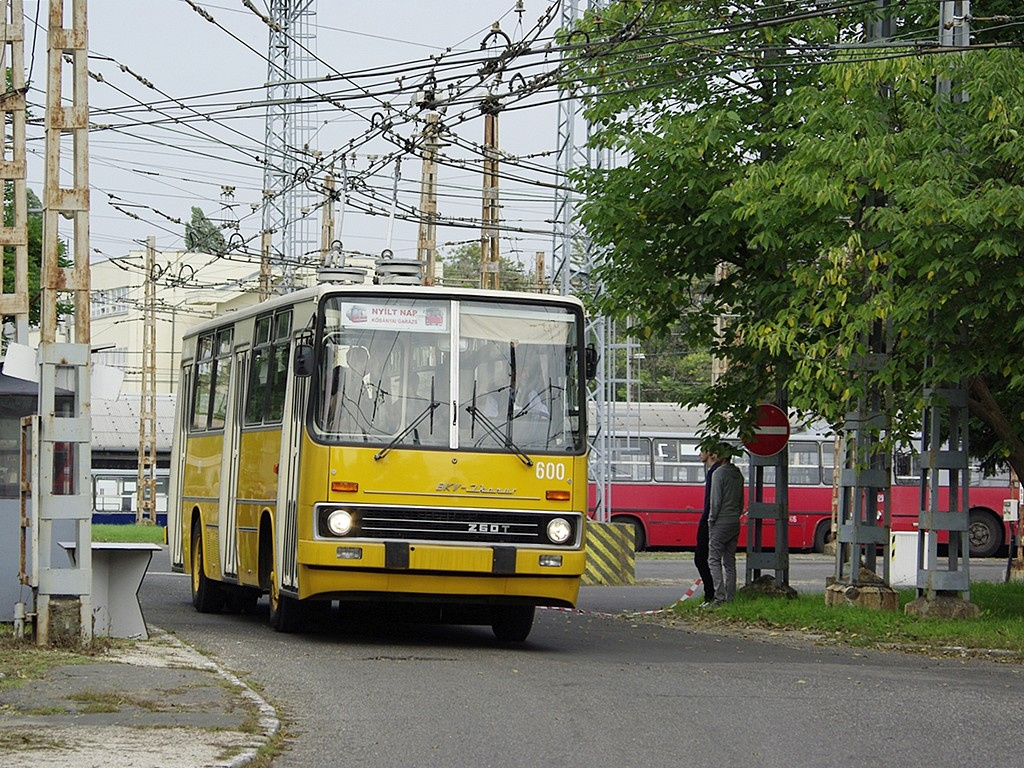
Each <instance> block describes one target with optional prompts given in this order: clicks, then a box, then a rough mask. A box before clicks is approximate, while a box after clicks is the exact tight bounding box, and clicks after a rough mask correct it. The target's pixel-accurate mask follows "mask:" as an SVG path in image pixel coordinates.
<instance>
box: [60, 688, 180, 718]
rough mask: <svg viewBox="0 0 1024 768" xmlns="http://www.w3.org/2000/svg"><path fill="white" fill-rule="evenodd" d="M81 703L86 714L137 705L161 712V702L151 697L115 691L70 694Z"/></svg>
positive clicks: (140, 707) (136, 706)
mask: <svg viewBox="0 0 1024 768" xmlns="http://www.w3.org/2000/svg"><path fill="white" fill-rule="evenodd" d="M68 699H70V700H71V701H74V702H77V703H78V704H80V705H81V711H82V712H84V713H86V714H110V713H113V712H120V711H121V709H123V708H124V707H135V708H137V709H144V710H146V711H147V712H159V711H160V704H159V703H157V702H156V701H153V700H151V699H140V698H137V697H135V696H128V695H126V694H123V693H117V692H114V691H82V692H81V693H74V694H72V695H70V696H68Z"/></svg>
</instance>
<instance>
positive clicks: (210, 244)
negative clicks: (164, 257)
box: [185, 205, 228, 255]
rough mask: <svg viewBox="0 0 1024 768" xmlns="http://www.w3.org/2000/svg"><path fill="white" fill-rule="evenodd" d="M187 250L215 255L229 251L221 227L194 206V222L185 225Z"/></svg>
mask: <svg viewBox="0 0 1024 768" xmlns="http://www.w3.org/2000/svg"><path fill="white" fill-rule="evenodd" d="M185 250H187V251H195V252H197V253H210V254H214V255H217V254H222V253H226V252H227V250H228V244H227V242H226V241H225V240H224V234H223V233H222V232H221V229H220V227H219V226H218V225H217V224H215V223H214V222H212V221H210V219H209V218H207V216H206V214H205V213H203V209H202V208H200V207H198V206H195V205H193V206H192V220H191V221H190V222H189V223H188V224H186V225H185Z"/></svg>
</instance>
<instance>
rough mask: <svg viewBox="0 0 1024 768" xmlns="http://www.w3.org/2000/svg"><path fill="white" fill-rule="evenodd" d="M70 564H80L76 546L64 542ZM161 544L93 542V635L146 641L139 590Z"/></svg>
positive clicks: (61, 544)
mask: <svg viewBox="0 0 1024 768" xmlns="http://www.w3.org/2000/svg"><path fill="white" fill-rule="evenodd" d="M59 544H60V546H61V547H63V548H64V551H65V552H67V555H68V559H69V560H71V565H72V566H76V567H77V565H78V559H77V553H76V550H77V548H78V547H77V545H76V544H75V542H73V541H70V542H69V541H61V542H59ZM159 550H160V545H159V544H141V543H138V544H136V543H122V542H100V541H94V542H93V543H92V617H93V634H94V635H96V636H106V637H140V638H142V639H146V638H148V637H149V632H148V631H147V630H146V620H145V619H144V618H143V617H142V606H141V605H140V604H139V587H140V586H142V579H143V577H144V576H145V575H146V570H147V569H148V568H149V562H150V560H152V559H153V553H154V552H157V551H159Z"/></svg>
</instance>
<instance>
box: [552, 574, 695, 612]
mask: <svg viewBox="0 0 1024 768" xmlns="http://www.w3.org/2000/svg"><path fill="white" fill-rule="evenodd" d="M702 583H703V582H702V581H701V579H700V578H698V579H697V580H696V581H695V582H693V584H692V585H691V586H690V588H689V589H688V590H686V591H685V592H684V593H683V596H682V597H680V598H679V599H678V600H676V601H675V602H674V603H672V605H670V606H669V607H668V608H658V609H656V610H653V611H634V612H633V613H626V614H622V613H603V612H601V611H585V610H583V609H582V608H559V607H557V606H553V605H542V606H541V608H544V609H546V610H549V611H564V612H565V613H578V614H581V615H585V616H604V617H607V618H614V617H616V616H656V615H658V614H661V613H666V612H668V611H670V610H672V608H674V607H675V606H677V605H679V604H680V603H682V602H683V601H684V600H689V599H690V598H691V597H693V596H694V594H696V592H697V588H698V587H699V586H700V585H701V584H702Z"/></svg>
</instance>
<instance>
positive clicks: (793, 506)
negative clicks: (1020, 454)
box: [590, 403, 1020, 557]
mask: <svg viewBox="0 0 1024 768" xmlns="http://www.w3.org/2000/svg"><path fill="white" fill-rule="evenodd" d="M617 405H618V408H619V410H618V411H617V412H616V413H615V415H614V417H613V419H612V421H613V428H612V433H611V434H610V436H609V441H608V444H609V446H608V452H609V453H610V457H611V462H610V470H609V477H608V480H607V485H608V487H607V488H606V493H607V494H608V496H609V503H608V508H609V510H610V515H608V516H607V517H608V519H610V520H611V521H612V522H618V523H631V524H632V525H633V526H634V527H635V530H636V550H637V551H640V550H642V549H645V548H649V547H675V548H692V547H695V546H696V543H697V523H698V520H699V519H700V515H701V510H702V509H703V505H704V467H703V465H702V464H701V463H700V458H699V456H698V448H697V437H696V433H697V428H698V426H699V419H700V414H699V413H698V412H694V411H687V410H685V409H682V408H680V407H678V406H676V405H673V404H671V403H632V404H629V405H626V404H621V403H620V404H617ZM591 423H593V422H591ZM835 451H836V441H835V435H833V434H828V433H825V432H821V431H814V430H813V429H805V428H794V429H793V432H792V434H791V437H790V440H789V445H788V454H789V530H788V535H789V548H790V550H794V551H797V550H804V551H813V552H821V551H823V550H824V547H825V543H826V542H827V541H828V540H829V538H830V537H831V536H832V506H833V502H832V498H833V467H834V464H835ZM592 455H594V454H592ZM734 462H735V463H736V464H737V465H738V466H739V467H740V469H741V470H742V471H743V475H744V477H745V478H746V479H747V481H748V492H749V480H750V473H749V467H748V463H747V460H746V457H745V456H737V457H736V458H735V459H734ZM919 471H920V464H919V462H918V459H917V456H916V455H914V454H912V453H910V452H909V451H908V452H906V453H903V452H901V453H897V454H896V455H895V456H894V459H893V476H894V481H893V485H892V487H891V490H890V503H891V510H892V520H891V528H892V530H893V531H896V532H899V531H915V530H917V521H918V506H919V504H920V489H919V478H920V474H919ZM764 480H765V499H764V500H765V501H766V502H768V503H771V502H772V501H774V492H775V488H774V482H775V478H774V469H773V468H771V467H767V468H765V477H764ZM1019 492H1020V491H1019V487H1018V485H1017V484H1016V483H1015V482H1013V481H1012V479H1011V477H1010V473H1009V472H1008V471H1004V472H1002V473H1000V474H998V475H995V476H990V477H985V476H983V474H982V473H981V471H980V470H978V469H977V468H976V467H972V471H971V485H970V490H969V493H968V500H969V508H970V530H969V540H970V554H971V557H992V556H994V555H995V554H996V553H998V552H999V550H1000V549H1001V548H1002V547H1004V546H1006V545H1007V544H1008V543H1009V542H1010V531H1009V528H1008V526H1007V524H1006V523H1004V522H1003V519H1002V510H1003V502H1004V501H1005V500H1006V499H1016V498H1018V494H1019ZM595 502H596V492H595V486H594V483H593V482H591V484H590V511H591V514H592V515H593V514H594V510H595V509H596V503H595ZM745 522H746V521H745V519H744V525H743V527H742V528H741V529H740V541H739V545H740V547H745V546H746V525H745ZM763 541H764V544H765V546H768V547H773V546H774V545H775V539H774V526H773V525H772V524H771V523H770V522H769V523H766V525H765V527H764V532H763Z"/></svg>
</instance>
